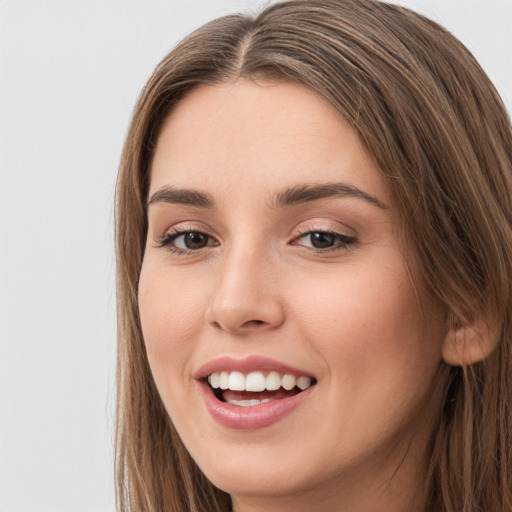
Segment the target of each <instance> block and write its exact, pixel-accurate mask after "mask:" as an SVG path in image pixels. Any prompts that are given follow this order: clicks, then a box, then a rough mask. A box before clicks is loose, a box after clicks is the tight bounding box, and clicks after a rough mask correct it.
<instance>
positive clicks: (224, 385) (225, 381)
mask: <svg viewBox="0 0 512 512" xmlns="http://www.w3.org/2000/svg"><path fill="white" fill-rule="evenodd" d="M212 375H213V373H212ZM212 387H214V386H212ZM219 388H220V389H228V388H229V373H228V372H220V376H219Z"/></svg>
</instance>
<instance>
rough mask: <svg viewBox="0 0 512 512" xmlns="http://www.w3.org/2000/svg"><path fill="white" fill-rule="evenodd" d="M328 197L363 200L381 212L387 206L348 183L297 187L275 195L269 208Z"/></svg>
mask: <svg viewBox="0 0 512 512" xmlns="http://www.w3.org/2000/svg"><path fill="white" fill-rule="evenodd" d="M330 197H355V198H357V199H363V200H364V201H366V202H368V203H370V204H372V205H373V206H376V207H378V208H380V209H382V210H386V209H387V205H386V204H385V203H384V202H382V201H381V200H380V199H378V198H377V197H375V196H373V195H371V194H369V193H368V192H365V191H364V190H361V189H360V188H357V187H355V186H354V185H350V184H348V183H325V184H321V185H297V186H295V187H292V188H289V189H287V190H285V191H283V192H280V193H278V194H276V195H275V196H274V198H273V200H272V202H271V203H270V206H271V207H272V208H279V207H282V206H291V205H294V204H299V203H305V202H309V201H316V200H318V199H325V198H330Z"/></svg>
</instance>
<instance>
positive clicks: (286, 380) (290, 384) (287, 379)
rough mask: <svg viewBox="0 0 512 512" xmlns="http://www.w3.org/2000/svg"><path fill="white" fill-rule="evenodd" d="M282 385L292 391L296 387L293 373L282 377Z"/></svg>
mask: <svg viewBox="0 0 512 512" xmlns="http://www.w3.org/2000/svg"><path fill="white" fill-rule="evenodd" d="M281 386H282V387H283V388H284V389H286V391H290V389H293V388H294V387H295V377H294V376H293V375H285V376H284V377H283V378H282V379H281Z"/></svg>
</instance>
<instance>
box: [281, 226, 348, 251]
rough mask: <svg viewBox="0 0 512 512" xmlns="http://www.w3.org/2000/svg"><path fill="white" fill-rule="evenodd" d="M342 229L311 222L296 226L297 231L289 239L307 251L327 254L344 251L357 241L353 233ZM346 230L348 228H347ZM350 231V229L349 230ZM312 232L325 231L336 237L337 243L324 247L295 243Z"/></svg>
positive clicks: (292, 243)
mask: <svg viewBox="0 0 512 512" xmlns="http://www.w3.org/2000/svg"><path fill="white" fill-rule="evenodd" d="M343 231H344V230H342V229H340V228H333V227H332V226H331V227H325V224H324V225H323V226H322V225H321V224H320V223H318V224H317V223H311V224H306V225H302V226H299V227H298V228H297V232H298V234H297V233H296V234H295V235H294V237H293V239H292V240H291V245H298V246H301V247H302V248H303V249H305V250H307V251H313V252H315V253H317V254H323V255H327V254H329V253H334V252H338V251H344V250H347V249H349V248H350V247H351V246H352V245H355V244H356V243H357V242H358V239H357V237H356V235H355V233H354V234H347V233H344V232H343ZM347 231H348V229H347ZM350 231H351V230H350ZM313 233H325V234H329V235H332V236H334V237H337V238H338V243H337V244H335V245H333V246H331V247H326V248H316V247H307V246H305V245H302V244H299V243H297V241H298V240H300V239H301V238H303V237H305V236H307V235H310V234H313Z"/></svg>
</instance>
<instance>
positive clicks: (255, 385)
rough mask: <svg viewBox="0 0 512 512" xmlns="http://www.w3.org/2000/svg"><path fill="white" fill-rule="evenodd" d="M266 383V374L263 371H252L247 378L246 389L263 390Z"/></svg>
mask: <svg viewBox="0 0 512 512" xmlns="http://www.w3.org/2000/svg"><path fill="white" fill-rule="evenodd" d="M266 384H267V382H266V379H265V375H263V373H261V372H251V373H249V375H247V377H246V378H245V390H246V391H263V390H264V389H265V386H266Z"/></svg>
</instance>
